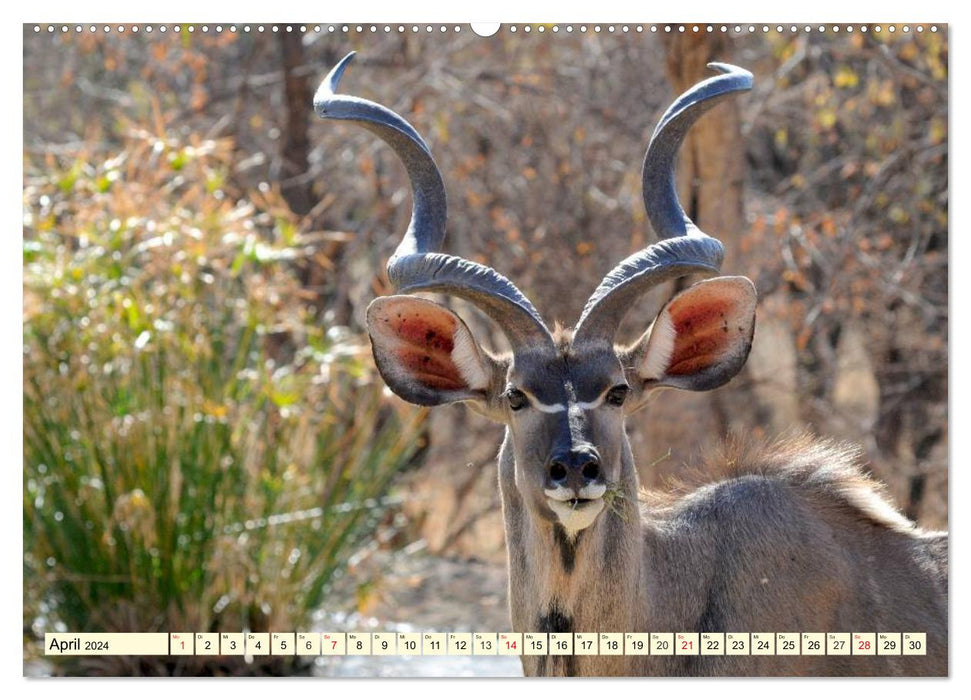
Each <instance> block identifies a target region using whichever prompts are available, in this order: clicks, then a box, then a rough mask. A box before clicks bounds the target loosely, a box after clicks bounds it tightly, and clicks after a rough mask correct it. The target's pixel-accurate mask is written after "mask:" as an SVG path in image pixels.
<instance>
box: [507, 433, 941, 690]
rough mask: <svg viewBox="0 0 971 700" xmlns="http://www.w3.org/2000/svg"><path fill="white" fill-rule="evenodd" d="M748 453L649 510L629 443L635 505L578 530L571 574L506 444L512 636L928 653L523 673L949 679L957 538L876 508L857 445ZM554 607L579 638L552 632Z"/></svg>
mask: <svg viewBox="0 0 971 700" xmlns="http://www.w3.org/2000/svg"><path fill="white" fill-rule="evenodd" d="M797 451H798V454H796V453H797ZM751 459H753V462H751V463H749V464H745V465H741V464H738V465H735V467H734V469H735V471H736V472H737V474H738V475H737V476H728V477H726V478H723V479H721V480H716V481H714V482H712V483H708V484H705V485H702V486H700V487H699V488H697V489H695V490H692V491H688V492H687V493H685V494H683V495H681V496H677V497H672V498H669V499H662V500H661V501H659V502H655V503H653V504H652V503H651V502H650V501H648V502H647V503H644V504H639V503H638V502H637V500H638V499H637V497H636V494H638V484H637V475H636V471H635V469H634V462H633V458H632V456H631V453H630V448H629V446H625V449H624V451H623V454H622V468H621V484H620V487H621V489H622V491H623V493H625V494H626V497H625V498H623V499H618V502H617V505H616V507H614V508H613V509H608V510H605V511H604V512H603V513H602V514H601V516H600V517H599V518H598V519H597V521H596V522H595V523H594V524H593V525H592V526H591V527H590V528H588V529H586V530H584V531H582V532H581V533H579V536H578V538H577V541H576V543H575V551H574V552H573V558H572V570H570V571H568V570H567V569H568V568H570V567H567V566H565V565H564V557H563V556H562V555H561V552H560V548H561V546H562V544H558V542H557V537H556V534H555V532H554V529H555V526H551V524H550V523H549V522H548V521H545V520H539V519H537V518H533V517H531V515H530V513H529V510H528V509H527V508H525V507H524V504H523V502H522V499H521V498H520V496H519V492H518V489H517V488H516V486H515V469H516V466H515V463H514V460H513V458H512V450H511V447H510V444H509V436H508V434H507V438H506V440H505V442H504V443H503V446H502V449H501V451H500V454H499V486H500V490H501V493H502V507H503V518H504V521H505V530H506V541H507V546H508V552H509V599H510V608H511V614H512V626H513V630H514V631H517V632H525V631H571V632H704V631H712V632H733V631H735V632H759V631H764V632H880V631H883V632H926V633H927V655H926V656H870V657H868V656H805V655H801V656H572V657H567V656H549V657H536V656H523V657H522V661H523V668H524V670H525V672H526V675H593V676H641V675H650V676H662V675H663V676H679V675H692V676H699V675H700V676H709V675H710V676H772V675H782V676H788V675H852V676H858V675H907V676H922V675H947V658H948V657H947V535H946V533H923V532H921V531H920V530H917V529H916V528H911V529H903V528H902V527H901V525H902V523H901V522H898V521H895V520H894V518H893V517H892V516H891V517H889V518H885V519H881V515H880V513H879V512H877V513H875V514H874V513H870V512H867V511H868V508H867V506H868V505H874V506H877V509H878V511H879V506H880V505H881V504H879V503H875V502H873V501H872V500H871V499H880V498H881V497H880V495H879V494H877V493H876V492H875V491H874V490H873V488H874V485H873V484H872V483H871V482H869V481H868V480H866V479H865V478H863V477H861V474H860V472H859V471H858V468H857V467H856V466H855V465H854V464H853V463H852V461H851V458H850V456H849V455H847V454H846V453H845V451H841V450H838V449H834V448H832V447H830V446H827V445H825V444H822V443H819V444H811V443H810V442H809V441H808V440H802V441H799V443H798V444H795V445H790V446H789V449H788V450H779V449H778V448H777V449H776V450H775V452H774V453H773V455H772V456H769V455H767V456H765V457H764V458H762V459H765V460H767V461H761V462H760V458H759V457H751ZM799 460H801V462H799ZM786 461H788V464H786V463H785V462H786ZM797 462H798V463H797ZM824 471H825V472H829V473H830V475H831V478H829V479H827V480H823V482H822V483H817V484H811V482H812V481H813V475H814V474H815V475H818V474H819V473H822V472H824ZM746 472H748V473H746ZM841 486H842V487H845V488H846V489H848V490H849V492H850V493H851V495H855V496H857V497H859V499H861V503H862V506H860V505H856V504H854V503H853V502H852V500H853V499H852V498H850V499H848V498H847V497H846V495H845V494H844V493H842V492H841V490H840V487H841ZM854 489H855V490H857V491H856V492H854ZM827 497H828V498H829V499H830V504H829V505H828V506H826V505H825V504H823V503H822V500H821V499H824V498H827ZM551 609H553V610H556V611H557V613H558V616H559V619H560V621H561V624H562V623H563V622H565V621H568V624H569V629H559V630H544V629H542V628H543V622H542V621H543V619H544V618H545V617H546V616H547V615H548V614H549V612H550V610H551Z"/></svg>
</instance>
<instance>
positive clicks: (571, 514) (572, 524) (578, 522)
mask: <svg viewBox="0 0 971 700" xmlns="http://www.w3.org/2000/svg"><path fill="white" fill-rule="evenodd" d="M560 495H561V494H551V493H550V492H547V494H546V503H547V505H548V506H549V508H550V510H552V511H553V514H554V515H555V516H556V519H557V520H558V521H559V522H560V524H561V525H562V526H563V527H564V529H565V530H566V531H567V533H568V534H569V535H570V537H576V535H577V533H579V532H580V531H581V530H584V529H586V528H588V527H590V526H591V525H593V523H594V521H595V520H596V519H597V516H598V515H600V511H602V510H603V509H604V500H603V498H602V497H598V498H580V497H578V496H575V495H574V494H571V495H574V497H573V498H562V497H561V498H556V496H560Z"/></svg>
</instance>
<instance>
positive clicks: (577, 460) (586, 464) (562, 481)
mask: <svg viewBox="0 0 971 700" xmlns="http://www.w3.org/2000/svg"><path fill="white" fill-rule="evenodd" d="M547 474H549V482H550V486H551V487H552V488H556V487H558V486H563V487H565V488H572V489H573V490H575V491H579V490H580V489H582V488H583V487H584V486H587V485H589V484H591V483H593V482H595V481H597V479H599V478H600V455H599V454H597V451H596V450H594V449H592V448H588V449H578V450H570V451H564V452H558V453H556V454H554V455H553V456H552V457H551V458H550V462H549V465H548V467H547Z"/></svg>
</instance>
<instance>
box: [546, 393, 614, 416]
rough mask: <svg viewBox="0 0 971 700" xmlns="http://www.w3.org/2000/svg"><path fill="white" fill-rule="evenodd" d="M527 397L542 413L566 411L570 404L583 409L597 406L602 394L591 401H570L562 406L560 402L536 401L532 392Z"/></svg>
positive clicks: (600, 401)
mask: <svg viewBox="0 0 971 700" xmlns="http://www.w3.org/2000/svg"><path fill="white" fill-rule="evenodd" d="M529 399H530V402H531V403H532V405H533V408H535V409H536V410H537V411H540V412H542V413H562V412H563V411H566V410H567V409H568V408H569V407H571V406H577V407H579V408H582V409H583V410H584V411H589V410H591V409H594V408H597V406H599V405H600V404H602V403H603V396H602V395H601V396H598V397H597V398H596V399H594V400H593V401H570V402H569V404H567V405H566V406H564V405H563V404H561V403H553V404H548V403H542V402H541V401H537V399H536V397H535V396H533V395H532V394H530V395H529Z"/></svg>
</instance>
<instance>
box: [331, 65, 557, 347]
mask: <svg viewBox="0 0 971 700" xmlns="http://www.w3.org/2000/svg"><path fill="white" fill-rule="evenodd" d="M353 58H354V52H351V53H349V54H348V55H347V56H345V57H344V58H343V59H342V60H341V61H340V63H338V64H337V65H336V66H334V68H333V69H332V70H331V71H330V73H328V74H327V77H326V78H324V80H323V82H322V83H321V84H320V87H319V88H317V92H316V93H315V94H314V111H316V112H317V114H318V115H319V116H321V117H323V118H325V119H341V120H346V121H351V122H354V123H356V124H359V125H360V126H362V127H364V128H365V129H368V130H369V131H371V132H373V133H374V134H376V135H377V136H379V137H380V138H381V139H382V140H383V141H384V142H385V143H387V144H388V145H389V146H391V148H392V149H394V152H395V154H396V155H397V156H398V158H399V160H401V162H402V164H403V165H404V166H405V170H407V172H408V177H409V179H410V180H411V189H412V197H413V203H412V212H411V222H410V223H409V224H408V230H407V231H406V232H405V235H404V238H403V239H402V241H401V243H400V244H399V245H398V248H397V249H396V250H395V253H394V255H393V256H392V257H391V259H390V260H389V261H388V278H389V280H390V281H391V284H392V285H393V286H394V288H395V290H397V291H398V292H401V293H406V294H407V293H411V292H442V293H445V294H451V295H454V296H457V297H461V298H463V299H466V300H468V301H470V302H472V303H473V304H475V305H476V306H477V307H478V308H479V309H481V310H482V311H483V312H485V313H486V314H487V315H488V316H489V317H490V318H492V319H493V320H494V321H495V322H496V323H497V324H498V325H499V327H500V328H501V329H502V330H503V332H504V333H505V334H506V337H507V338H508V339H509V343H510V345H511V346H512V349H513V353H514V354H520V353H523V352H527V351H529V350H533V349H536V348H537V347H538V346H545V347H549V348H552V347H553V339H552V336H551V335H550V332H549V330H548V329H547V327H546V324H544V323H543V319H542V318H541V317H540V315H539V312H538V311H536V309H535V308H534V307H533V305H532V303H530V301H529V299H527V298H526V296H525V295H524V294H523V293H522V292H520V291H519V290H518V289H517V288H516V286H515V285H514V284H513V283H512V282H510V281H509V280H508V279H506V278H505V277H503V276H502V275H500V274H499V273H498V272H496V271H495V270H493V269H492V268H491V267H487V266H485V265H480V264H479V263H475V262H472V261H470V260H465V259H463V258H459V257H455V256H452V255H445V254H443V253H440V252H438V251H439V250H440V249H441V247H442V244H443V242H444V240H445V218H446V198H445V184H444V182H443V180H442V175H441V173H440V172H439V170H438V166H437V165H436V164H435V160H434V159H433V158H432V155H431V151H430V149H429V148H428V146H427V144H426V143H425V141H424V140H423V139H422V137H421V136H420V135H419V134H418V132H417V131H416V130H415V128H414V127H413V126H412V125H411V124H409V123H408V122H407V121H405V120H404V119H403V118H402V117H400V116H399V115H398V114H396V113H395V112H393V111H391V110H390V109H388V108H387V107H385V106H383V105H380V104H377V103H375V102H371V101H370V100H365V99H363V98H360V97H354V96H352V95H340V94H337V88H338V85H339V83H340V80H341V77H342V76H343V74H344V71H345V69H346V68H347V65H348V64H349V63H350V61H351V60H352V59H353Z"/></svg>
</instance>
